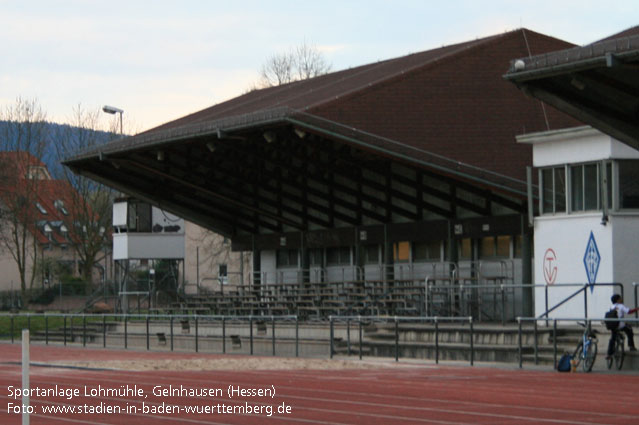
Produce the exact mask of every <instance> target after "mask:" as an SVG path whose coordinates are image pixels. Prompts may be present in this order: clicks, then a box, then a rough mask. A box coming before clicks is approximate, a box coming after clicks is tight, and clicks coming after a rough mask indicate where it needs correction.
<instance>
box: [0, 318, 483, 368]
mask: <svg viewBox="0 0 639 425" xmlns="http://www.w3.org/2000/svg"><path fill="white" fill-rule="evenodd" d="M371 323H385V324H388V323H390V324H394V327H393V329H394V341H395V348H394V357H395V361H399V359H400V350H399V347H400V342H399V334H400V330H401V327H402V324H407V323H413V324H415V323H420V324H431V325H433V326H434V333H435V345H434V350H435V355H434V360H435V362H436V363H439V361H440V342H439V341H440V333H441V332H440V327H439V325H440V324H441V323H457V324H461V325H463V326H466V325H467V326H468V328H467V330H466V331H465V332H466V333H467V335H468V338H467V347H466V350H467V351H468V352H469V353H470V355H469V358H468V360H469V362H470V365H473V364H474V361H475V354H474V353H475V351H474V339H475V338H474V327H473V319H472V318H471V317H465V318H449V317H418V318H415V317H393V318H384V317H369V316H366V317H365V316H331V317H330V320H329V326H328V327H327V326H326V322H316V323H310V324H309V323H300V321H299V320H298V317H297V316H243V317H237V316H204V315H175V316H172V315H134V314H130V315H97V314H7V315H0V329H3V331H4V332H3V334H2V335H0V337H2V338H6V339H10V340H11V343H14V342H15V340H16V339H17V338H18V336H19V334H20V331H21V329H29V331H30V333H31V335H32V340H33V341H38V340H39V341H40V342H43V343H44V344H45V345H49V344H54V343H57V344H62V345H64V346H67V345H71V344H73V345H74V346H78V345H81V346H82V347H87V346H89V347H94V348H100V347H101V348H123V349H131V348H134V347H137V348H138V349H146V350H151V349H154V350H160V351H162V350H170V351H174V350H182V351H183V350H185V349H188V350H191V351H194V352H196V353H197V352H200V351H204V352H221V353H222V354H230V353H234V354H248V355H255V354H259V355H269V354H270V355H272V356H276V355H283V356H290V357H292V356H295V357H300V356H303V357H318V356H319V357H325V356H327V355H328V356H329V357H330V358H333V356H334V354H335V348H336V342H337V341H340V340H341V341H345V342H346V344H347V346H348V355H349V356H350V355H351V352H352V351H351V346H355V344H357V346H358V347H359V357H360V359H361V358H362V355H363V350H362V346H363V344H364V339H365V338H364V332H363V331H364V327H365V326H367V325H370V324H371ZM339 324H341V326H339V330H338V331H339V332H336V331H337V329H336V327H338V325H339ZM352 324H354V325H355V326H356V327H357V329H358V335H359V336H358V338H357V339H356V340H353V339H352V338H351V325H352ZM213 327H214V328H215V332H211V330H212V328H213ZM300 328H302V329H300ZM301 330H302V332H303V335H301V332H300V331H301ZM269 331H270V332H269ZM268 333H270V335H268ZM337 334H339V335H337ZM185 339H186V340H187V341H185ZM212 340H214V342H215V343H211V341H212ZM152 342H153V343H152ZM185 342H186V343H185ZM243 342H248V347H247V346H246V345H245V344H243ZM368 343H369V344H370V341H369V342H368ZM162 347H164V348H162Z"/></svg>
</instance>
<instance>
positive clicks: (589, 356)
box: [583, 339, 597, 372]
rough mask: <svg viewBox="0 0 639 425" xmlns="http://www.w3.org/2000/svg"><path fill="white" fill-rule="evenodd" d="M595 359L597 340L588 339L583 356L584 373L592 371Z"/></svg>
mask: <svg viewBox="0 0 639 425" xmlns="http://www.w3.org/2000/svg"><path fill="white" fill-rule="evenodd" d="M596 358H597V340H596V339H588V344H587V345H586V352H585V356H584V364H583V367H584V372H590V371H592V366H593V365H594V364H595V359H596Z"/></svg>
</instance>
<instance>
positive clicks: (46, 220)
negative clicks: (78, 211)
mask: <svg viewBox="0 0 639 425" xmlns="http://www.w3.org/2000/svg"><path fill="white" fill-rule="evenodd" d="M0 164H2V167H3V169H5V170H6V171H8V172H7V173H4V174H3V176H5V178H7V180H5V181H4V183H3V184H2V185H1V186H0V199H2V200H4V202H5V203H7V202H11V200H12V198H13V199H15V198H16V197H19V196H23V197H24V199H26V201H27V202H28V205H26V206H24V210H23V211H22V214H21V217H20V219H21V221H24V222H26V225H27V227H28V228H29V230H30V231H31V232H32V234H33V235H34V236H35V238H36V240H37V241H38V242H39V243H41V244H47V243H51V242H53V243H57V244H65V243H69V240H70V239H67V236H68V237H69V238H71V239H72V238H73V229H69V227H70V226H71V223H73V217H74V212H73V209H72V205H74V201H73V197H74V195H75V190H74V189H73V187H72V186H71V185H70V184H69V183H68V182H67V181H64V180H55V179H52V178H51V176H50V175H49V173H48V170H47V168H46V166H45V165H44V163H43V162H42V161H40V160H39V159H38V158H36V157H35V156H33V155H31V154H30V153H28V152H0ZM32 167H37V168H38V169H39V170H44V171H45V172H44V174H42V173H41V174H39V175H38V178H37V179H36V183H35V184H33V186H31V187H29V186H28V183H27V182H29V181H32V179H30V178H29V176H33V174H32V171H30V169H32ZM0 180H2V179H0ZM31 190H33V191H34V193H29V191H31ZM63 226H64V227H63ZM45 227H46V229H47V230H49V229H50V230H51V233H50V234H51V239H49V237H48V236H47V234H46V232H45ZM65 227H66V232H65ZM65 233H66V235H65Z"/></svg>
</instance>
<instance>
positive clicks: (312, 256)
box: [308, 248, 324, 267]
mask: <svg viewBox="0 0 639 425" xmlns="http://www.w3.org/2000/svg"><path fill="white" fill-rule="evenodd" d="M323 254H324V252H323V251H322V250H321V249H320V248H316V249H309V250H308V261H309V263H310V265H311V266H319V267H321V266H322V264H323V261H322V260H323V258H322V257H323Z"/></svg>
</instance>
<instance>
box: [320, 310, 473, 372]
mask: <svg viewBox="0 0 639 425" xmlns="http://www.w3.org/2000/svg"><path fill="white" fill-rule="evenodd" d="M353 322H354V323H355V324H356V325H357V334H358V338H357V347H358V350H357V351H358V353H359V359H360V360H361V359H362V357H363V352H364V350H363V345H364V337H363V328H364V326H366V325H369V324H371V323H392V324H394V331H393V332H394V355H395V361H396V362H398V361H399V358H400V342H399V334H400V323H402V322H404V323H407V322H410V323H422V324H429V323H430V324H433V325H434V328H435V329H434V332H435V347H434V348H435V363H437V364H439V357H440V344H439V332H440V330H439V324H440V323H441V322H448V323H461V324H468V325H469V328H468V332H469V338H468V349H469V350H470V355H469V361H470V365H471V366H473V365H474V362H475V349H474V348H475V347H474V340H475V335H474V331H473V318H472V317H400V316H395V317H379V316H330V317H329V327H330V358H331V359H332V358H333V356H334V354H335V324H336V323H346V335H347V337H346V344H347V349H348V351H347V353H348V355H349V356H350V353H351V347H352V340H351V337H350V336H351V332H350V329H351V328H350V325H351V323H353Z"/></svg>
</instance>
